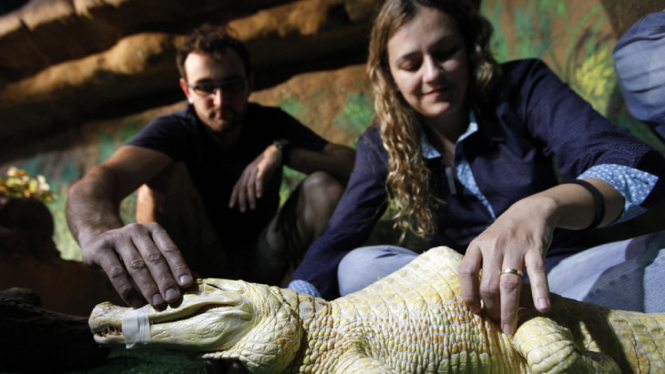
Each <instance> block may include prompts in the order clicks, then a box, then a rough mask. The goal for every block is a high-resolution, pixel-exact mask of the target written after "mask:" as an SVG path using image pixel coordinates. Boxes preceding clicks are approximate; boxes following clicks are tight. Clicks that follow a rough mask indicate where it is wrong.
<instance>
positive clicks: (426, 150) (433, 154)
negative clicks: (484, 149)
mask: <svg viewBox="0 0 665 374" xmlns="http://www.w3.org/2000/svg"><path fill="white" fill-rule="evenodd" d="M476 131H478V122H476V116H475V115H473V112H471V114H469V127H467V128H466V131H465V132H464V134H462V136H460V137H459V139H457V143H455V144H459V143H460V142H461V141H462V140H464V139H466V138H468V137H469V135H471V134H473V133H474V132H476ZM420 148H421V149H422V151H423V157H425V159H427V160H431V159H433V158H437V157H441V153H439V151H437V150H436V148H434V146H433V145H432V143H431V142H430V141H429V138H427V134H425V132H424V131H422V132H421V133H420Z"/></svg>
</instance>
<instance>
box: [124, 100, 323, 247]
mask: <svg viewBox="0 0 665 374" xmlns="http://www.w3.org/2000/svg"><path fill="white" fill-rule="evenodd" d="M205 126H207V125H205V124H204V123H203V122H201V121H200V120H199V118H198V116H197V115H196V112H195V111H194V107H193V106H192V105H191V104H188V105H187V107H186V108H185V110H183V111H182V112H176V113H172V114H169V115H165V116H162V117H160V118H157V119H155V120H153V121H152V122H150V123H149V124H148V125H147V126H146V127H145V128H144V129H142V130H141V131H140V132H139V133H138V134H137V135H136V137H135V138H134V139H132V140H131V141H130V142H129V143H128V144H129V145H134V146H139V147H143V148H149V149H153V150H156V151H159V152H162V153H164V154H166V155H168V156H170V157H171V158H173V159H174V161H183V162H184V163H185V165H186V166H187V169H188V171H189V173H190V175H191V177H192V181H193V182H194V185H195V186H196V187H197V189H198V190H199V193H200V195H201V198H202V200H203V204H204V205H205V208H206V211H207V213H208V217H209V219H210V222H211V223H212V225H213V227H214V228H215V230H216V231H217V234H218V236H219V238H220V240H221V242H222V245H223V246H224V248H225V250H226V251H229V252H235V251H246V250H249V249H250V248H252V249H253V248H254V245H255V243H256V238H257V237H258V235H259V234H260V233H261V231H262V230H263V229H264V228H265V226H266V225H267V224H268V223H269V222H270V220H271V219H272V218H273V217H274V216H275V214H276V213H277V209H278V207H279V190H280V186H281V181H282V169H281V168H280V169H279V170H277V171H276V172H275V175H274V176H273V177H272V179H270V180H269V181H267V182H266V183H265V185H264V190H263V196H262V197H261V198H260V199H259V200H258V201H257V204H256V209H254V210H251V209H247V210H246V211H245V212H244V213H240V210H239V209H238V205H237V204H236V206H235V208H233V209H230V208H229V200H230V197H231V192H232V191H233V186H234V185H235V184H236V182H237V181H238V179H239V178H240V176H241V175H242V172H243V171H244V170H245V168H246V167H247V165H249V164H250V163H251V162H252V161H254V159H256V157H258V155H259V154H261V153H262V152H263V151H264V150H265V149H266V148H267V147H268V146H269V145H270V144H272V143H273V141H274V140H275V139H280V138H284V139H288V140H289V142H290V144H291V145H292V146H293V147H297V148H304V149H308V150H313V151H320V150H322V149H323V148H324V147H325V146H326V144H327V141H326V140H325V139H323V138H321V137H319V136H318V135H316V134H315V133H314V132H313V131H311V130H310V129H308V128H307V127H305V126H304V125H302V124H301V123H300V122H298V121H297V120H296V119H295V118H293V117H291V116H289V115H288V114H286V113H285V112H283V111H282V110H281V109H279V108H272V107H264V106H261V105H258V104H254V103H249V104H248V108H247V113H246V115H245V119H244V121H243V124H242V130H241V134H240V137H239V139H238V141H237V142H236V144H234V145H233V146H232V147H231V148H228V149H222V148H221V147H220V146H219V145H218V144H217V143H216V142H215V140H214V139H213V137H212V136H211V131H210V130H209V129H208V128H206V127H205Z"/></svg>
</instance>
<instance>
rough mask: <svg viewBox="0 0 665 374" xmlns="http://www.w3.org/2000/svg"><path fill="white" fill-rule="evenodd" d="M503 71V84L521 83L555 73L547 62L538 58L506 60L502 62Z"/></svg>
mask: <svg viewBox="0 0 665 374" xmlns="http://www.w3.org/2000/svg"><path fill="white" fill-rule="evenodd" d="M501 72H502V74H503V75H502V80H503V86H505V85H509V86H511V85H521V84H524V83H525V81H529V80H537V79H540V78H542V76H543V75H550V74H554V73H553V72H552V70H551V69H550V68H549V67H548V66H547V64H545V62H543V61H542V60H540V59H537V58H528V59H523V60H513V61H508V62H504V63H503V64H501Z"/></svg>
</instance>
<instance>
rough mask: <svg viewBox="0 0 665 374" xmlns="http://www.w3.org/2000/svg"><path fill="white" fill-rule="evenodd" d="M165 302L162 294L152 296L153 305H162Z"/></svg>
mask: <svg viewBox="0 0 665 374" xmlns="http://www.w3.org/2000/svg"><path fill="white" fill-rule="evenodd" d="M161 304H164V299H162V295H160V294H156V295H155V296H153V297H152V305H161Z"/></svg>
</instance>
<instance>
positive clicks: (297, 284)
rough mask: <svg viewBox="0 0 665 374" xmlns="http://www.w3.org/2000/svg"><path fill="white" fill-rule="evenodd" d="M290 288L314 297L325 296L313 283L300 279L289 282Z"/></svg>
mask: <svg viewBox="0 0 665 374" xmlns="http://www.w3.org/2000/svg"><path fill="white" fill-rule="evenodd" d="M289 289H290V290H294V291H296V292H299V293H304V294H308V295H310V296H314V297H321V298H322V297H323V296H322V295H321V292H319V290H317V289H316V287H314V286H313V285H312V284H311V283H309V282H307V281H304V280H300V279H297V280H294V281H291V283H289Z"/></svg>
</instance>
